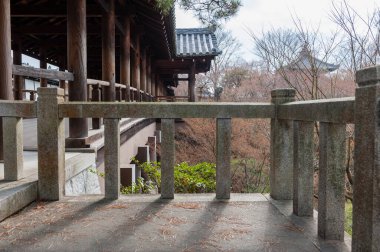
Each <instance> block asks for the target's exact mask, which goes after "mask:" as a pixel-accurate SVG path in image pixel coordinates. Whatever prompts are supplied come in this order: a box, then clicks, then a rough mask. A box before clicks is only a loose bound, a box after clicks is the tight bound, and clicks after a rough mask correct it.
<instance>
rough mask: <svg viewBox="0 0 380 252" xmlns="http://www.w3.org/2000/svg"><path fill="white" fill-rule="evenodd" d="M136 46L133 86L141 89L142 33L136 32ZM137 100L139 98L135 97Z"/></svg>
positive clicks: (138, 89)
mask: <svg viewBox="0 0 380 252" xmlns="http://www.w3.org/2000/svg"><path fill="white" fill-rule="evenodd" d="M135 45H136V48H135V51H134V52H135V57H134V62H133V87H135V88H136V89H137V91H138V92H137V93H138V94H139V91H140V34H136V44H135ZM135 99H136V100H137V98H135Z"/></svg>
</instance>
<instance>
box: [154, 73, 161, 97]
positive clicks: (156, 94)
mask: <svg viewBox="0 0 380 252" xmlns="http://www.w3.org/2000/svg"><path fill="white" fill-rule="evenodd" d="M155 82H156V84H155V86H154V93H155V96H159V95H160V89H159V87H160V76H159V75H158V74H156V76H155Z"/></svg>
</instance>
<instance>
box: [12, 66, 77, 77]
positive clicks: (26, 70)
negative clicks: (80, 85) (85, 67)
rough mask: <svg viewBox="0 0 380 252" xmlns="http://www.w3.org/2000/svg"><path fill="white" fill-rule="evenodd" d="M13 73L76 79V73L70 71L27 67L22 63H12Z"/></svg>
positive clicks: (27, 75)
mask: <svg viewBox="0 0 380 252" xmlns="http://www.w3.org/2000/svg"><path fill="white" fill-rule="evenodd" d="M12 74H13V75H19V76H26V77H35V78H45V79H51V80H67V81H73V80H74V74H72V73H70V72H61V71H56V70H48V69H42V68H34V67H26V66H20V65H12Z"/></svg>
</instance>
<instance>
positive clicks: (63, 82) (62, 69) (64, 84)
mask: <svg viewBox="0 0 380 252" xmlns="http://www.w3.org/2000/svg"><path fill="white" fill-rule="evenodd" d="M59 71H62V72H64V71H65V68H64V67H62V66H60V67H59ZM59 88H62V89H63V93H64V94H65V95H64V98H65V101H67V100H68V97H66V95H68V93H67V92H68V90H67V85H66V81H65V80H60V81H59Z"/></svg>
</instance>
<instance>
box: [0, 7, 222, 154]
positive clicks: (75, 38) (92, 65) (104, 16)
mask: <svg viewBox="0 0 380 252" xmlns="http://www.w3.org/2000/svg"><path fill="white" fill-rule="evenodd" d="M0 17H1V18H0V66H1V67H0V99H7V100H10V99H13V98H14V99H23V92H25V91H26V90H25V85H24V84H23V83H24V79H23V78H25V77H33V78H40V87H47V84H48V79H50V80H59V86H60V87H61V88H65V89H66V90H67V92H66V93H67V94H68V95H67V96H68V98H67V99H68V100H69V101H111V102H112V101H137V102H138V101H152V100H153V99H154V98H155V97H160V96H167V95H170V94H171V93H172V90H171V86H176V85H177V83H178V81H179V80H180V78H178V74H187V76H188V77H187V78H182V79H181V80H182V81H183V80H187V81H188V84H189V95H188V96H189V101H195V75H196V74H197V73H200V72H207V71H208V70H209V69H210V64H211V60H212V59H214V57H215V56H216V55H218V53H219V50H218V49H217V46H216V39H215V35H214V34H213V33H212V32H210V31H208V30H205V29H185V30H183V29H180V30H177V32H176V30H175V13H174V9H173V10H171V11H170V12H169V13H167V14H165V15H164V14H163V13H162V12H161V11H160V10H158V9H157V8H156V4H155V0H55V1H50V0H4V1H0ZM185 40H186V43H184V41H185ZM11 49H12V50H13V59H12V57H11V53H10V52H11ZM22 54H24V55H28V56H31V57H33V58H36V59H38V60H40V68H30V67H25V66H22ZM12 61H13V62H12ZM12 63H13V64H12ZM49 63H50V64H52V65H55V66H58V67H59V71H52V70H48V69H47V64H49ZM12 75H13V77H12ZM70 122H71V123H70V134H69V135H70V139H72V140H78V141H79V142H80V144H77V143H75V144H73V145H71V144H69V146H76V147H78V146H81V147H83V146H85V145H86V144H85V141H86V140H84V139H86V137H87V135H88V126H87V121H86V120H85V119H76V120H74V119H73V120H71V121H70ZM99 122H100V121H99V120H98V122H95V121H94V120H93V123H92V125H93V127H95V128H99V127H100V124H99ZM83 141H84V142H83ZM71 142H72V141H71ZM71 142H70V143H71Z"/></svg>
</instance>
